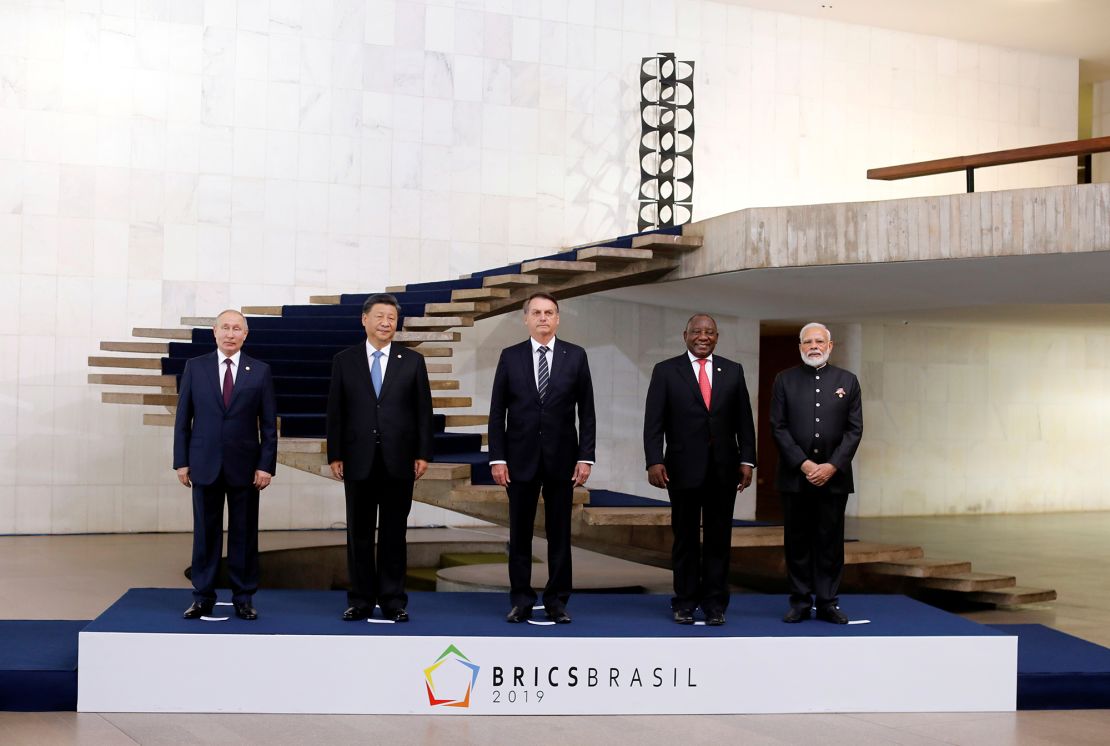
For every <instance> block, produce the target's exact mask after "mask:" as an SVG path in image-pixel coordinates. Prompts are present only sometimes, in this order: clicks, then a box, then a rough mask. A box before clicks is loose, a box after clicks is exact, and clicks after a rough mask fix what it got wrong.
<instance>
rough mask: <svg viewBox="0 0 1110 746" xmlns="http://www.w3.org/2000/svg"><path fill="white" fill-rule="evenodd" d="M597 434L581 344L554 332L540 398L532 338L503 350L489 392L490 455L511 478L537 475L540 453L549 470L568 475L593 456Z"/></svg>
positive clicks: (588, 378)
mask: <svg viewBox="0 0 1110 746" xmlns="http://www.w3.org/2000/svg"><path fill="white" fill-rule="evenodd" d="M576 411H577V414H578V430H575V427H574V417H575V412H576ZM595 438H596V417H595V414H594V386H593V381H592V380H591V378H590V364H589V362H588V360H587V359H586V351H585V350H584V349H582V348H581V347H579V346H578V345H576V344H571V343H570V342H564V341H563V340H562V339H561V338H556V340H555V347H554V348H553V349H552V351H551V370H550V373H549V378H548V383H547V394H546V395H545V397H544V401H543V402H542V403H541V402H540V394H539V391H537V390H536V374H535V369H534V368H533V364H532V342H531V340H525V341H524V342H521V343H520V344H517V345H513V346H512V347H506V348H505V349H504V350H502V351H501V359H500V360H498V361H497V371H496V372H495V373H494V374H493V392H492V393H491V394H490V405H489V458H490V461H505V462H506V463H507V464H508V467H509V478H510V479H513V480H516V479H520V480H522V481H525V482H527V481H530V480H532V479H534V478H535V477H536V473H537V472H538V471H539V467H540V458H541V455H542V457H543V464H544V466H545V467H546V469H547V471H548V472H549V473H551V472H554V473H558V474H562V473H565V474H566V477H567V479H570V476H571V475H572V474H573V473H574V465H575V464H576V463H578V462H579V461H591V462H592V461H594V460H595V459H594V443H595Z"/></svg>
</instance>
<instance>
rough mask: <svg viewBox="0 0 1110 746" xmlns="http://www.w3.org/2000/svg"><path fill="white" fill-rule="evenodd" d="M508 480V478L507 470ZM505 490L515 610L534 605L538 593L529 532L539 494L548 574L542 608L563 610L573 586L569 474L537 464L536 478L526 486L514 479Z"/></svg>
mask: <svg viewBox="0 0 1110 746" xmlns="http://www.w3.org/2000/svg"><path fill="white" fill-rule="evenodd" d="M509 476H510V478H511V477H512V469H511V467H510V471H509ZM505 489H506V491H507V492H508V493H509V600H510V602H511V604H512V605H513V606H522V607H524V608H527V609H530V608H532V606H533V605H534V604H535V603H536V592H535V591H534V590H533V589H532V533H533V531H534V530H535V523H536V506H537V504H538V503H539V499H540V492H541V490H542V492H543V517H544V518H543V520H544V532H545V533H546V534H547V572H548V576H547V585H546V586H545V587H544V589H543V605H544V607H545V608H546V609H547V611H550V612H557V611H562V610H564V609H565V608H566V605H567V601H568V600H569V599H570V592H571V585H572V582H573V580H572V572H571V555H570V512H571V503H572V500H573V497H574V482H573V481H572V480H571V474H562V473H560V474H552V473H549V472H548V471H547V470H546V469H545V468H544V466H543V465H542V464H541V465H540V470H539V472H538V473H537V474H536V477H535V478H534V479H532V480H531V481H528V482H524V481H521V480H518V479H513V480H512V481H511V482H509V484H508V486H507V487H506V488H505Z"/></svg>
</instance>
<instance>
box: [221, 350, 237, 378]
mask: <svg viewBox="0 0 1110 746" xmlns="http://www.w3.org/2000/svg"><path fill="white" fill-rule="evenodd" d="M242 352H243V351H242V350H236V352H235V354H234V355H232V356H231V357H228V356H227V355H225V354H223V353H222V352H221V353H220V354H219V360H220V365H219V368H220V381H221V382H222V381H223V380H224V370H225V369H226V368H227V363H225V362H224V361H225V360H230V361H231V380H232V381H233V382H234V381H235V379H236V378H238V377H239V356H240V355H241V354H242Z"/></svg>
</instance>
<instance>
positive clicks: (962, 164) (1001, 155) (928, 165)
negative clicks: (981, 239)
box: [867, 137, 1110, 192]
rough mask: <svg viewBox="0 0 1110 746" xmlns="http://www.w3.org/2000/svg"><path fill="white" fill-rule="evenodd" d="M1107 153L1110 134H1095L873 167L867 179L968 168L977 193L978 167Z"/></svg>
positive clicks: (969, 186) (891, 179)
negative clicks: (1026, 145) (1108, 135)
mask: <svg viewBox="0 0 1110 746" xmlns="http://www.w3.org/2000/svg"><path fill="white" fill-rule="evenodd" d="M1106 152H1110V137H1092V138H1090V139H1087V140H1068V141H1067V142H1054V143H1049V144H1048V145H1033V146H1031V147H1028V148H1013V149H1011V150H996V151H994V152H992V153H977V154H975V155H959V156H956V157H954V158H938V159H937V160H934V161H921V162H919V163H904V164H902V165H900V166H884V167H883V168H870V169H868V170H867V178H869V179H882V180H883V181H895V180H897V179H911V178H913V177H915V176H933V175H935V174H948V173H954V172H956V171H966V172H967V184H968V189H967V190H968V191H969V192H973V191H975V180H974V176H973V173H974V170H975V169H977V168H983V167H985V166H1004V165H1006V164H1009V163H1025V162H1027V161H1043V160H1047V159H1049V158H1065V157H1067V156H1078V155H1090V154H1092V153H1106Z"/></svg>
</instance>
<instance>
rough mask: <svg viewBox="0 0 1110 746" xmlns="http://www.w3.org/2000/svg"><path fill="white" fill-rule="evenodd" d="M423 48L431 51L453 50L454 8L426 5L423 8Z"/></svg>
mask: <svg viewBox="0 0 1110 746" xmlns="http://www.w3.org/2000/svg"><path fill="white" fill-rule="evenodd" d="M424 48H425V49H427V50H429V51H432V52H454V51H455V9H454V8H447V7H442V6H437V5H428V6H427V7H426V8H425V10H424Z"/></svg>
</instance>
